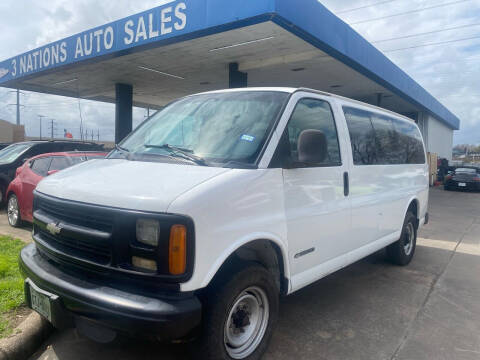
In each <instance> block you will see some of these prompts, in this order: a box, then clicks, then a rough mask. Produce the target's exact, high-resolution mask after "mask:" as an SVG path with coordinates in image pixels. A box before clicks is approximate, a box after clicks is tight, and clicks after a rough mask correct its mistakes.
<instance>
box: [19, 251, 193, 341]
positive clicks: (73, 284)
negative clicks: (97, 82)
mask: <svg viewBox="0 0 480 360" xmlns="http://www.w3.org/2000/svg"><path fill="white" fill-rule="evenodd" d="M19 266H20V270H21V272H22V274H23V276H24V277H25V278H26V281H25V298H26V299H27V304H28V306H29V307H32V304H31V299H30V288H31V287H33V288H34V289H35V290H37V291H38V290H41V291H43V292H45V293H46V294H50V295H52V296H51V297H50V305H51V306H50V309H51V322H52V324H53V325H54V326H55V327H57V328H60V329H62V328H68V327H73V326H74V324H75V323H77V322H78V320H82V321H87V322H89V323H92V324H95V325H96V326H99V327H105V328H107V329H111V330H114V331H118V332H124V333H128V334H131V335H134V336H136V335H141V336H142V337H151V338H157V339H161V340H175V339H180V338H182V337H185V336H186V335H188V334H189V333H190V332H191V331H192V330H193V329H194V328H195V327H197V326H198V325H199V324H200V321H201V303H200V301H199V299H198V298H197V297H196V296H194V295H193V294H192V295H186V296H184V295H183V296H182V294H172V296H171V297H170V296H168V297H167V296H165V297H164V298H158V297H148V296H144V295H139V294H136V293H133V292H127V291H123V290H119V289H116V288H113V287H110V286H109V284H98V283H95V282H93V281H89V280H88V279H81V278H79V277H76V276H74V275H72V274H70V273H68V274H67V273H66V272H64V271H62V270H61V268H59V267H57V266H54V265H52V264H51V263H50V262H48V261H47V260H46V259H45V258H44V257H43V256H42V255H41V254H40V253H39V252H38V250H37V248H36V246H35V245H34V244H30V245H28V246H26V247H25V248H24V249H23V250H22V251H21V253H20V259H19Z"/></svg>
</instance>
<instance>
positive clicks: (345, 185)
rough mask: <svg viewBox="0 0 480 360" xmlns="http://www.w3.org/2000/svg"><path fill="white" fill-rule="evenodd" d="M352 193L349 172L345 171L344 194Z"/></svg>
mask: <svg viewBox="0 0 480 360" xmlns="http://www.w3.org/2000/svg"><path fill="white" fill-rule="evenodd" d="M348 194H350V181H349V179H348V172H346V171H345V172H344V173H343V195H345V196H348Z"/></svg>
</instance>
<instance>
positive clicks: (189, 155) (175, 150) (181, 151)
mask: <svg viewBox="0 0 480 360" xmlns="http://www.w3.org/2000/svg"><path fill="white" fill-rule="evenodd" d="M143 146H145V147H146V148H153V149H166V150H170V155H181V157H182V158H184V159H187V160H190V161H193V162H194V163H196V164H198V165H203V166H208V164H207V162H206V161H205V159H203V158H201V157H200V156H196V155H193V150H190V149H185V148H181V147H178V146H174V145H170V144H163V145H153V144H144V145H143Z"/></svg>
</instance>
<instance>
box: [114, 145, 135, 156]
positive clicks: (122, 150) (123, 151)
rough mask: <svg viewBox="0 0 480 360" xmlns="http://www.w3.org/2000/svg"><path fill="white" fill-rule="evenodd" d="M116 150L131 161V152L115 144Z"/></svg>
mask: <svg viewBox="0 0 480 360" xmlns="http://www.w3.org/2000/svg"><path fill="white" fill-rule="evenodd" d="M115 150H117V151H119V152H120V153H121V154H122V155H123V156H125V158H126V159H127V160H130V155H131V152H130V150H128V149H126V148H124V147H122V146H120V145H118V144H115Z"/></svg>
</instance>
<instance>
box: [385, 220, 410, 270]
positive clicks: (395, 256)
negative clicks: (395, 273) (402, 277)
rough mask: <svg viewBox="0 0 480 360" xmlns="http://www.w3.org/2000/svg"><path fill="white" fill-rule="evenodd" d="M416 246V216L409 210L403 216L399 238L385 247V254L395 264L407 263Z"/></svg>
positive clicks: (402, 264)
mask: <svg viewBox="0 0 480 360" xmlns="http://www.w3.org/2000/svg"><path fill="white" fill-rule="evenodd" d="M416 246H417V218H416V216H415V215H413V213H411V212H410V211H409V212H407V215H406V216H405V221H404V223H403V228H402V234H401V235H400V239H399V240H398V241H396V242H394V243H393V244H392V245H390V246H388V247H387V256H388V258H389V259H390V261H391V262H393V263H394V264H397V265H401V266H404V265H408V264H409V263H410V261H412V258H413V255H414V253H415V248H416Z"/></svg>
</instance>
